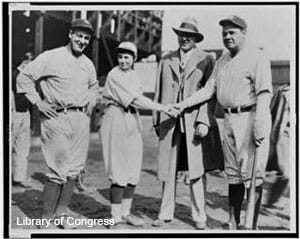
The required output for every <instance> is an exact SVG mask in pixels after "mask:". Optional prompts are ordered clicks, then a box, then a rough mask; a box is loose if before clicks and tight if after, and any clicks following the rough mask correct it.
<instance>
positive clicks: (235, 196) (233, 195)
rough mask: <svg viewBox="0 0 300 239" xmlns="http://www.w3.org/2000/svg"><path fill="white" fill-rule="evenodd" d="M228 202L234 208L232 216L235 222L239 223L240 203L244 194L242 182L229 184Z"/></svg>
mask: <svg viewBox="0 0 300 239" xmlns="http://www.w3.org/2000/svg"><path fill="white" fill-rule="evenodd" d="M228 194H229V204H230V205H231V206H232V207H233V209H234V218H235V221H236V224H237V225H238V224H239V223H240V214H241V209H242V203H243V199H244V194H245V186H244V184H229V193H228Z"/></svg>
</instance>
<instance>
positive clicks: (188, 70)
mask: <svg viewBox="0 0 300 239" xmlns="http://www.w3.org/2000/svg"><path fill="white" fill-rule="evenodd" d="M204 56H205V55H204V54H203V52H202V51H199V50H198V49H194V50H193V53H192V55H191V57H190V59H189V60H188V61H187V63H186V67H185V71H184V79H185V80H186V79H188V77H189V76H190V75H191V74H192V73H193V71H194V70H196V68H197V65H198V64H199V62H200V61H202V60H203V59H204Z"/></svg>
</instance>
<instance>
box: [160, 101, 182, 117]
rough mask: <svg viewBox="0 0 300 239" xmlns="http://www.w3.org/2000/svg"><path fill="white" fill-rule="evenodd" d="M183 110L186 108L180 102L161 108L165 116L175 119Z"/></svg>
mask: <svg viewBox="0 0 300 239" xmlns="http://www.w3.org/2000/svg"><path fill="white" fill-rule="evenodd" d="M185 108H186V106H185V105H184V104H183V102H181V103H177V104H170V105H166V106H163V109H162V111H163V112H164V113H165V114H167V115H169V116H171V117H174V118H176V117H178V116H179V115H180V114H181V113H182V111H184V109H185Z"/></svg>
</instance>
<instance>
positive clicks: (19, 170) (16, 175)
mask: <svg viewBox="0 0 300 239" xmlns="http://www.w3.org/2000/svg"><path fill="white" fill-rule="evenodd" d="M32 58H33V56H32V53H31V52H26V53H25V59H24V60H23V61H22V63H21V64H20V65H19V66H18V68H17V70H15V71H14V72H13V82H12V90H13V94H12V97H13V100H14V104H12V117H11V119H12V126H11V133H12V134H11V135H12V179H13V183H12V185H13V186H18V187H22V188H30V187H31V184H30V183H29V182H28V180H27V168H28V158H27V157H28V155H29V150H30V112H29V107H30V103H29V101H28V99H27V98H26V96H25V95H24V94H18V93H17V89H16V78H17V74H18V72H20V71H22V69H24V68H25V66H26V65H27V64H28V63H30V62H31V61H32Z"/></svg>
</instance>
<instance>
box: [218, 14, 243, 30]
mask: <svg viewBox="0 0 300 239" xmlns="http://www.w3.org/2000/svg"><path fill="white" fill-rule="evenodd" d="M219 24H220V25H221V26H222V27H224V26H226V25H229V24H233V25H235V26H237V27H239V28H241V29H242V30H246V29H247V23H246V21H245V20H244V19H243V18H241V17H239V16H236V15H232V16H229V17H227V18H225V19H223V20H221V21H219Z"/></svg>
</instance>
